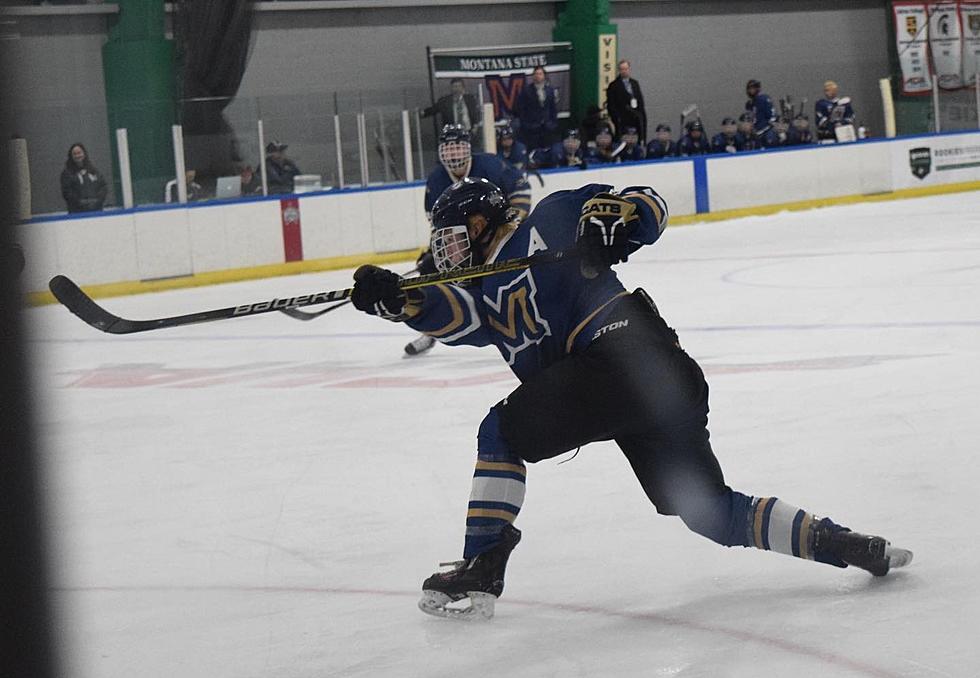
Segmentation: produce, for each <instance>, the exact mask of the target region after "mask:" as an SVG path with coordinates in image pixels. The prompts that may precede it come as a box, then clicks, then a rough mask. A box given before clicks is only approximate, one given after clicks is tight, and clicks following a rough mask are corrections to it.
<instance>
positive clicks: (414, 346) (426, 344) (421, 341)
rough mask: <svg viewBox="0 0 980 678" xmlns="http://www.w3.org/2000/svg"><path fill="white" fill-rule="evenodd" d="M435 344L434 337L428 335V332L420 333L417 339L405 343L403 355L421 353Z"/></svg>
mask: <svg viewBox="0 0 980 678" xmlns="http://www.w3.org/2000/svg"><path fill="white" fill-rule="evenodd" d="M435 345H436V340H435V339H434V338H432V337H430V336H429V335H428V334H420V335H419V337H418V338H417V339H415V340H413V341H410V342H408V343H407V344H405V355H408V356H416V355H422V354H423V353H425V352H426V351H428V350H430V349H431V348H432V347H433V346H435Z"/></svg>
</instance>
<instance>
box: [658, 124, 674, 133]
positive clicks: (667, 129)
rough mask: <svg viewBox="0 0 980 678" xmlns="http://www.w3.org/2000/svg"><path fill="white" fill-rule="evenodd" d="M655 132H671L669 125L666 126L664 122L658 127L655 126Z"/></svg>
mask: <svg viewBox="0 0 980 678" xmlns="http://www.w3.org/2000/svg"><path fill="white" fill-rule="evenodd" d="M655 131H656V132H670V131H671V129H670V125H668V124H667V123H665V122H662V123H660V124H659V125H657V129H656V130H655Z"/></svg>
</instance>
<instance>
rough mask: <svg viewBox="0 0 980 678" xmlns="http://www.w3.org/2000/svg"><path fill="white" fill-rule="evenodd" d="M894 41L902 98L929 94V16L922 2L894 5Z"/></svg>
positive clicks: (896, 3) (930, 81)
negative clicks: (900, 72)
mask: <svg viewBox="0 0 980 678" xmlns="http://www.w3.org/2000/svg"><path fill="white" fill-rule="evenodd" d="M892 12H893V13H894V16H895V40H896V43H897V47H898V60H899V63H900V64H901V66H902V94H928V93H929V92H930V91H932V76H931V73H930V69H929V50H928V45H929V15H928V13H927V11H926V4H925V3H924V2H894V3H892Z"/></svg>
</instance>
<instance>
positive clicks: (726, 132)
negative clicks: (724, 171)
mask: <svg viewBox="0 0 980 678" xmlns="http://www.w3.org/2000/svg"><path fill="white" fill-rule="evenodd" d="M741 150H742V138H741V137H740V136H739V134H738V124H737V123H736V122H735V118H725V119H724V120H722V121H721V131H720V132H718V134H716V135H714V136H713V137H712V138H711V152H712V153H737V152H738V151H741Z"/></svg>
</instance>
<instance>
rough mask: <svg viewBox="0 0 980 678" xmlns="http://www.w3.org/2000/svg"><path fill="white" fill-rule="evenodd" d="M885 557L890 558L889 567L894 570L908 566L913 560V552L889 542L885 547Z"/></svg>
mask: <svg viewBox="0 0 980 678" xmlns="http://www.w3.org/2000/svg"><path fill="white" fill-rule="evenodd" d="M885 557H886V558H888V569H890V570H894V569H896V568H899V567H906V566H908V565H909V564H910V563H911V562H912V552H911V551H909V550H908V549H900V548H898V547H897V546H892V545H891V544H889V545H888V546H886V547H885Z"/></svg>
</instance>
